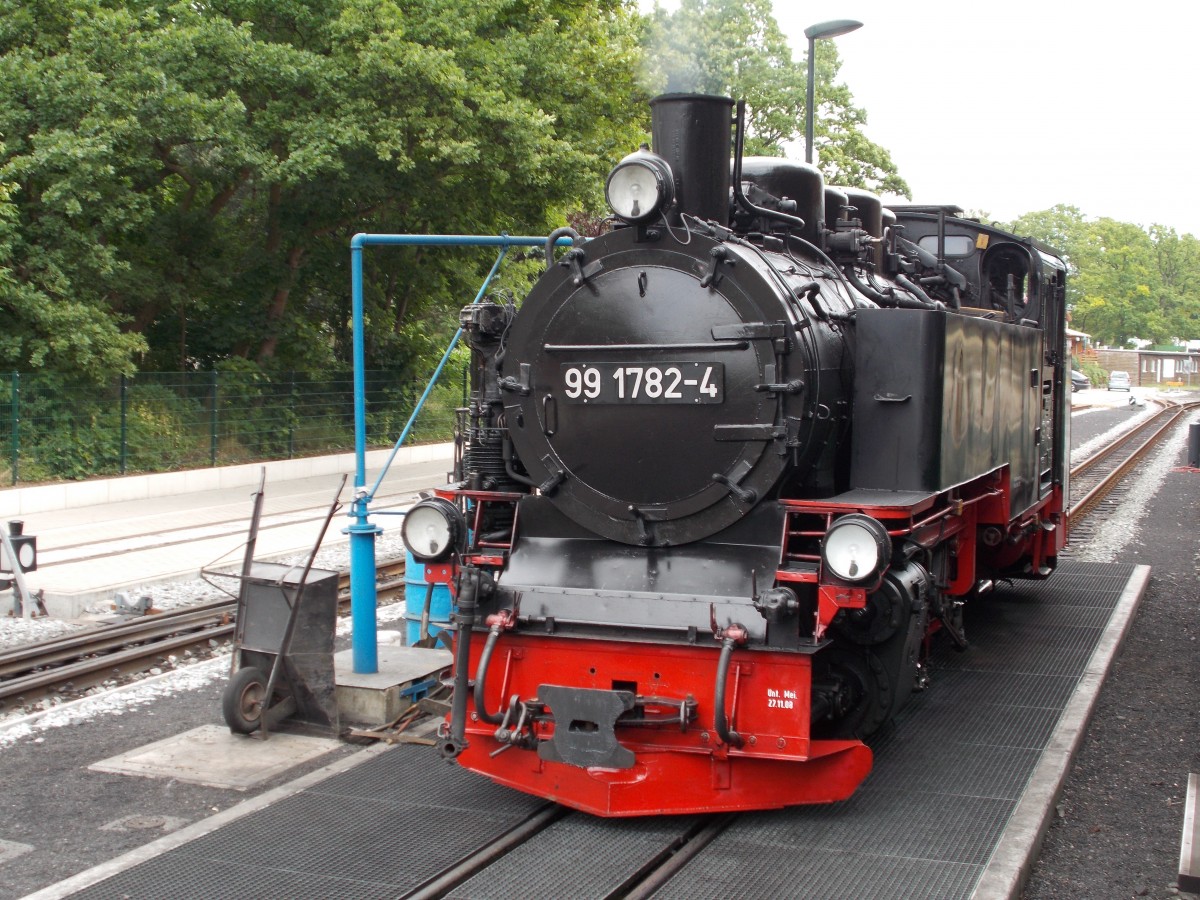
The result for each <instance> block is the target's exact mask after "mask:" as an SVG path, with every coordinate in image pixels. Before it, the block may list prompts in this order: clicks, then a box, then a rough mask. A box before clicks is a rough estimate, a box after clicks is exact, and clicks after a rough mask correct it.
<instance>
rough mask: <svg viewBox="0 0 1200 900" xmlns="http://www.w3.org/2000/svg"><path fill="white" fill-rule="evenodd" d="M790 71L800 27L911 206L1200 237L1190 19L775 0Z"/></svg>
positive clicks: (1149, 3) (929, 1) (1198, 75)
mask: <svg viewBox="0 0 1200 900" xmlns="http://www.w3.org/2000/svg"><path fill="white" fill-rule="evenodd" d="M774 6H775V19H776V20H778V22H779V24H780V28H782V29H784V32H785V34H786V35H787V36H788V38H790V40H791V43H792V48H793V50H796V59H797V60H803V59H804V54H805V52H806V47H808V44H806V38H805V37H804V29H805V28H806V26H808V25H811V24H814V23H817V22H824V20H828V19H857V20H859V22H862V23H863V28H862V29H859V30H858V31H854V32H852V34H848V35H845V36H842V37H838V38H834V40H835V41H836V42H838V50H839V53H840V55H841V59H842V70H841V78H842V80H844V82H845V83H846V84H847V85H848V88H850V89H851V91H852V94H853V95H854V100H856V102H857V104H858V106H859V107H862V108H863V109H865V110H866V113H868V127H866V132H868V134H869V136H870V137H871V139H872V140H875V142H876V143H880V144H882V145H883V146H886V148H887V149H888V150H889V151H890V152H892V158H893V160H894V161H895V162H896V166H898V167H899V169H900V174H901V175H902V176H904V178H905V179H906V180H907V182H908V186H910V187H911V188H912V192H913V199H914V200H916V202H918V203H956V204H959V205H960V206H964V208H966V209H973V210H980V211H984V212H988V214H990V215H992V216H996V217H998V218H1003V220H1010V218H1014V217H1016V216H1019V215H1021V214H1022V212H1030V211H1033V210H1042V209H1049V208H1050V206H1052V205H1055V204H1058V203H1064V204H1070V205H1074V206H1078V208H1079V209H1080V210H1081V211H1082V212H1084V214H1085V215H1087V216H1088V217H1100V216H1109V217H1111V218H1117V220H1121V221H1124V222H1134V223H1138V224H1141V226H1150V224H1154V223H1157V224H1164V226H1169V227H1172V228H1175V229H1176V230H1178V232H1180V233H1181V234H1182V233H1184V232H1189V233H1192V234H1194V235H1198V236H1200V173H1198V167H1196V162H1198V160H1200V148H1198V140H1196V138H1198V136H1200V126H1198V121H1200V102H1198V97H1196V89H1198V88H1200V47H1198V44H1196V34H1198V28H1200V5H1193V4H1190V2H1166V1H1165V0H1142V1H1141V2H1135V4H1130V5H1129V6H1128V7H1121V6H1117V5H1115V4H1114V5H1109V4H1081V2H1061V0H1040V2H1033V1H1031V0H1009V1H1008V2H1003V4H970V2H961V1H958V2H949V1H948V0H923V1H922V2H919V4H900V2H895V0H888V1H887V2H884V1H883V0H839V1H833V0H818V1H817V2H786V0H775V4H774Z"/></svg>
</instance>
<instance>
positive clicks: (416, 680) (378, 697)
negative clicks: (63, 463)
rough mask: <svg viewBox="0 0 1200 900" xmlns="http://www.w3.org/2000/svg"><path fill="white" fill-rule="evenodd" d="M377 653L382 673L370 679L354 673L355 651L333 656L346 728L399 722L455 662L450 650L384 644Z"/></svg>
mask: <svg viewBox="0 0 1200 900" xmlns="http://www.w3.org/2000/svg"><path fill="white" fill-rule="evenodd" d="M377 652H378V660H379V671H378V672H375V673H372V674H366V675H360V674H358V673H357V672H355V671H354V651H353V650H343V651H341V652H340V653H335V654H334V656H333V669H334V680H335V681H336V683H337V703H338V717H339V718H340V720H341V723H342V727H345V726H346V725H360V726H367V727H371V728H378V727H382V726H384V725H388V724H390V723H392V722H394V721H396V719H397V718H398V717H399V716H400V714H401V713H403V712H404V711H405V710H406V709H408V708H409V707H410V706H412V704H413V702H415V700H417V699H420V697H422V696H424V695H425V694H426V693H428V692H429V689H430V687H431V686H434V685H433V684H432V682H435V681H436V679H437V678H438V676H439V674H440V673H441V671H442V670H443V669H446V668H449V666H450V663H451V661H452V657H451V654H450V651H449V650H440V649H429V648H424V647H402V646H399V645H396V644H380V645H379V648H378V651H377Z"/></svg>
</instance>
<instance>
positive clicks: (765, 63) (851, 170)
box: [648, 0, 911, 197]
mask: <svg viewBox="0 0 1200 900" xmlns="http://www.w3.org/2000/svg"><path fill="white" fill-rule="evenodd" d="M648 40H649V47H650V50H649V53H648V61H649V63H650V65H651V68H652V72H651V75H650V79H649V81H650V84H651V86H652V87H653V89H654V90H655V91H658V90H667V91H672V92H674V91H697V92H702V93H710V94H724V95H728V96H731V97H734V98H736V99H743V100H745V101H746V105H747V108H748V112H747V118H748V123H747V141H746V150H747V153H749V154H752V155H767V156H783V155H784V154H785V152H786V151H787V150H788V145H797V144H798V145H799V146H800V147H803V140H804V116H805V106H806V96H805V95H806V83H807V62H806V61H805V62H801V63H797V62H796V61H795V60H794V59H793V56H792V49H791V47H790V46H789V45H788V42H787V38H786V37H785V36H784V35H783V32H781V31H780V29H779V25H778V24H777V23H776V21H775V18H774V16H773V15H772V14H771V3H770V0H683V2H682V3H680V5H679V8H678V9H677V10H675V11H674V12H667V11H665V10H663V9H662V8H659V7H656V9H655V11H654V13H653V15H652V17H651V26H650V32H649V38H648ZM840 68H841V61H840V59H839V58H838V53H837V47H836V45H835V44H834V43H833V42H832V41H818V42H817V56H816V60H815V71H816V79H815V80H816V85H815V97H816V105H817V109H816V114H815V116H814V119H815V122H814V128H813V130H814V140H815V147H814V149H815V151H816V155H815V159H816V160H817V164H818V166H819V167H820V169H821V171H822V173H823V174H824V175H825V178H826V180H827V181H828V182H829V183H830V184H840V185H846V186H849V187H861V188H867V189H869V190H875V191H880V192H886V193H895V194H901V195H903V196H905V197H908V196H911V194H910V191H909V188H908V185H907V184H906V183H905V181H904V179H902V178H901V177H900V176H899V174H898V172H897V170H896V165H895V163H893V161H892V158H891V155H890V154H889V153H888V151H887V150H886V149H884V148H883V147H881V146H879V145H878V144H875V143H874V142H872V141H871V140H869V139H868V138H867V137H866V135H865V134H863V131H862V128H863V126H864V125H865V124H866V121H867V114H866V112H865V111H864V110H862V109H861V108H859V107H856V106H855V105H854V98H853V95H852V94H851V92H850V89H849V87H847V86H846V85H845V84H842V83H839V82H838V81H837V77H838V71H839V70H840ZM802 152H803V151H802V150H801V153H802Z"/></svg>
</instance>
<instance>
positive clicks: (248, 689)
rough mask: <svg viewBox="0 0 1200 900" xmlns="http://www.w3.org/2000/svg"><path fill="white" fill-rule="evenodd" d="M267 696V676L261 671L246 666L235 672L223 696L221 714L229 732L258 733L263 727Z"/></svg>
mask: <svg viewBox="0 0 1200 900" xmlns="http://www.w3.org/2000/svg"><path fill="white" fill-rule="evenodd" d="M266 694H267V676H266V675H264V674H263V673H262V670H261V669H257V668H255V667H254V666H246V667H245V668H242V669H238V670H237V671H236V672H234V673H233V677H232V678H230V679H229V684H227V685H225V693H224V694H222V695H221V712H222V713H223V714H224V716H225V724H226V725H228V726H229V730H230V731H235V732H237V733H238V734H250V732H252V731H257V730H258V728H259V726H261V725H262V713H263V707H264V706H266V699H267V697H266Z"/></svg>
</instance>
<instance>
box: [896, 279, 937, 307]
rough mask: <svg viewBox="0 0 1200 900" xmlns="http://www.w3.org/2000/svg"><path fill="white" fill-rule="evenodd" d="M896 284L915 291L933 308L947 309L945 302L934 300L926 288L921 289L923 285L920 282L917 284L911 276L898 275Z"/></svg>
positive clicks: (914, 292) (912, 291)
mask: <svg viewBox="0 0 1200 900" xmlns="http://www.w3.org/2000/svg"><path fill="white" fill-rule="evenodd" d="M896 284H898V285H900V286H901V287H904V288H907V289H908V290H909V291H910V292H911V293H913V294H915V295H916V296H917V297H919V298H920V299H921V300H922V301H923V302H924V303H926V304H928V306H929V307H930V308H931V309H945V308H946V304H945V303H942V302H941V301H940V300H934V299H933V298H932V297H930V296H929V295H928V294H927V293H925V291H924V290H922V289H921V286H920V285H919V284H917V283H916V282H915V281H913V280H912V279H911V278H909V277H908V276H906V275H897V276H896Z"/></svg>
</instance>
